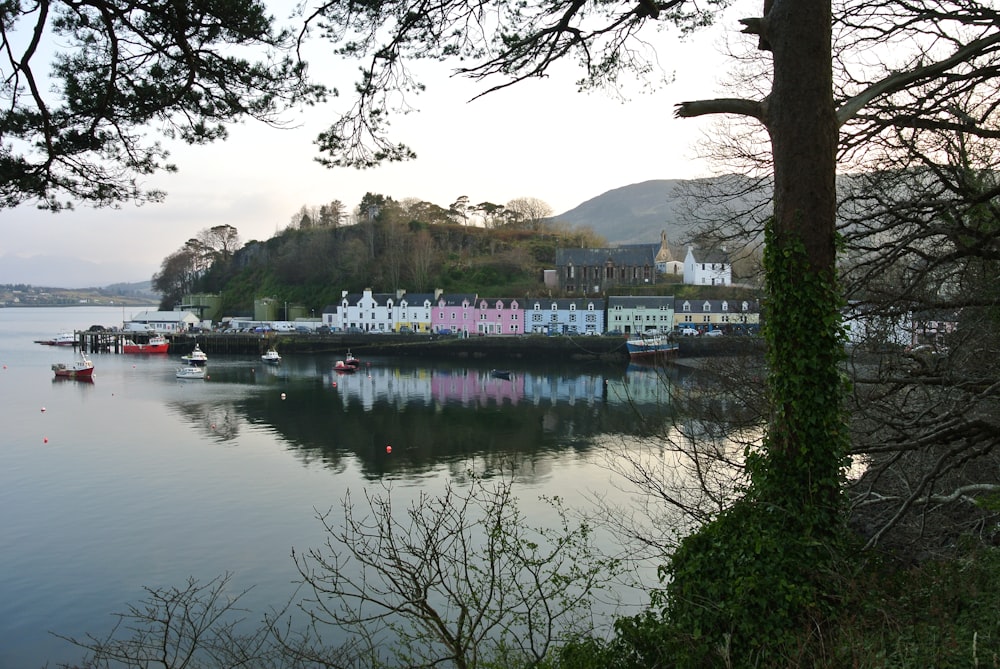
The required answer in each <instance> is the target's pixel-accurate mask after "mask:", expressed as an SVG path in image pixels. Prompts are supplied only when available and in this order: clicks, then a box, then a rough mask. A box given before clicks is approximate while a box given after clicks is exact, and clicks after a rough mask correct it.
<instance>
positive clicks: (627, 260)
mask: <svg viewBox="0 0 1000 669" xmlns="http://www.w3.org/2000/svg"><path fill="white" fill-rule="evenodd" d="M659 250H660V245H659V244H633V245H629V246H619V247H617V248H609V249H556V265H557V266H559V267H565V266H567V265H576V266H581V267H582V266H590V267H593V266H598V265H601V266H603V265H604V264H605V263H607V262H608V261H610V262H612V263H613V264H614V265H615V266H643V265H655V264H656V252H657V251H659Z"/></svg>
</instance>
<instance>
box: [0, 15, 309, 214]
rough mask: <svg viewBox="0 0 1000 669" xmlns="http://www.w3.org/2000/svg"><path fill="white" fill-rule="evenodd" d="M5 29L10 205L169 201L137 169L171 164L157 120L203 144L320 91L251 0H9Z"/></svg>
mask: <svg viewBox="0 0 1000 669" xmlns="http://www.w3.org/2000/svg"><path fill="white" fill-rule="evenodd" d="M0 26H2V27H0V44H2V47H3V48H2V52H3V57H2V59H0V72H2V73H3V78H4V82H5V95H4V100H5V104H4V107H3V111H2V112H0V137H3V139H4V143H3V148H2V149H0V175H2V178H0V206H2V207H13V206H16V205H18V204H21V203H23V202H35V203H37V204H38V206H40V207H42V208H46V209H51V210H55V211H57V210H60V209H64V208H67V207H71V206H72V205H73V203H75V202H86V203H90V204H94V205H97V206H113V205H117V204H120V203H122V202H127V201H130V200H131V201H135V202H147V201H153V202H155V201H159V200H162V199H163V197H164V194H163V193H162V192H160V191H158V190H147V189H145V188H144V186H143V185H142V183H141V179H142V177H145V176H148V175H151V174H154V173H156V172H159V171H168V172H169V171H174V170H175V169H176V168H175V166H173V165H171V164H170V163H168V162H167V151H166V149H165V148H164V147H163V146H162V145H161V144H160V143H159V142H158V141H156V140H155V139H152V137H153V133H152V132H150V131H151V129H153V128H158V129H159V130H160V133H161V135H162V136H163V137H165V138H167V139H175V138H179V139H181V140H183V141H185V142H187V143H190V144H204V143H208V142H212V141H215V140H218V139H224V138H225V137H226V124H228V123H230V122H233V121H237V120H240V119H244V118H253V119H256V120H259V121H262V122H265V123H268V124H271V125H277V124H278V123H279V114H280V112H281V111H283V110H284V109H285V108H287V107H289V106H291V105H295V104H299V103H301V102H304V101H315V100H317V99H321V98H322V97H323V96H324V91H323V89H322V88H320V87H317V86H313V85H311V84H309V83H307V81H306V79H305V64H304V63H302V62H299V61H298V60H297V59H296V58H295V57H294V52H293V51H292V47H293V46H294V42H293V40H292V39H291V34H290V33H289V32H288V31H284V30H278V29H276V27H275V25H274V20H273V18H272V17H270V16H269V15H268V14H267V12H266V10H265V7H264V4H263V3H261V2H257V1H256V0H192V1H190V2H183V3H169V2H167V3H136V2H130V1H128V0H84V1H83V2H66V1H64V0H58V1H57V2H36V3H32V2H27V3H25V2H7V3H3V5H2V6H0ZM50 53H51V54H54V55H53V56H52V57H51V63H49V62H47V61H46V59H47V58H48V57H49V54H50Z"/></svg>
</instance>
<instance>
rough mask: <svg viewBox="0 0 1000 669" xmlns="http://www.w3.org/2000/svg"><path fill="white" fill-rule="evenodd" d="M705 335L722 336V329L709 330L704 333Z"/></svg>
mask: <svg viewBox="0 0 1000 669" xmlns="http://www.w3.org/2000/svg"><path fill="white" fill-rule="evenodd" d="M705 336H706V337H721V336H722V330H709V331H708V332H706V333H705Z"/></svg>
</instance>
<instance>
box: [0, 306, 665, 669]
mask: <svg viewBox="0 0 1000 669" xmlns="http://www.w3.org/2000/svg"><path fill="white" fill-rule="evenodd" d="M121 320H122V316H121V313H120V310H119V309H116V308H103V307H72V308H61V309H59V308H37V309H36V308H6V309H0V365H2V368H0V407H2V416H3V422H2V426H3V431H4V438H3V439H2V440H0V443H2V446H0V514H2V516H0V518H2V520H0V537H2V539H0V541H2V544H3V548H2V550H0V667H3V668H11V669H14V668H17V669H21V668H30V667H41V666H44V665H45V664H46V663H49V664H50V666H54V665H55V664H57V663H60V662H72V661H75V660H78V659H79V658H80V656H81V653H80V651H79V650H78V649H76V648H75V647H73V646H72V645H70V644H68V643H67V642H65V641H63V640H60V639H59V638H57V637H55V636H53V635H52V634H51V632H56V633H59V634H61V635H66V636H74V637H83V636H84V635H86V634H87V633H93V634H95V635H97V636H101V635H103V634H105V633H106V632H107V631H108V630H109V629H110V628H111V627H112V625H113V624H114V622H115V618H114V617H113V615H112V614H113V613H115V612H121V611H124V610H125V609H126V606H127V604H128V603H134V602H137V601H138V600H139V599H141V598H142V597H143V595H144V591H143V588H144V586H148V587H169V586H182V585H183V584H184V583H185V582H186V580H187V579H188V578H189V577H193V578H196V579H198V580H201V581H208V580H210V579H212V578H215V577H217V576H219V575H221V574H224V573H227V572H228V573H231V574H232V575H233V579H232V583H233V588H234V589H236V590H241V589H243V588H247V587H251V586H252V587H253V589H252V591H251V592H250V593H249V594H248V595H247V598H246V599H245V600H244V601H243V604H244V605H245V606H246V607H247V608H250V609H251V610H254V611H260V612H264V611H266V610H267V609H269V608H270V607H274V606H281V605H282V604H284V603H285V601H286V600H287V598H288V597H289V596H290V595H291V594H292V592H293V590H294V583H295V581H296V580H297V578H298V572H297V570H296V568H295V564H294V562H293V560H292V559H291V557H290V556H291V553H292V551H293V549H294V550H295V551H296V552H298V553H301V552H303V551H304V550H306V549H308V548H311V547H315V546H320V545H322V544H323V543H324V541H325V539H326V534H325V533H324V531H323V527H322V525H321V524H320V523H319V521H318V520H317V519H316V513H317V511H325V510H327V509H329V508H331V507H336V506H337V505H338V503H339V501H340V500H341V499H342V498H343V496H344V495H345V494H347V493H348V492H349V491H350V492H351V493H352V495H353V494H355V493H360V492H361V491H363V490H364V489H366V488H370V487H373V486H378V487H379V489H381V487H382V486H383V485H389V486H391V488H392V490H393V496H394V501H395V500H396V498H397V497H398V498H399V499H400V502H403V501H409V500H412V499H414V498H415V497H416V496H417V495H418V494H419V493H420V492H422V491H424V492H426V491H429V492H432V493H433V492H436V491H438V490H441V489H442V488H443V485H444V484H445V483H446V482H449V481H451V482H458V483H460V484H461V482H463V481H467V480H468V479H469V477H470V475H471V474H478V475H481V476H493V475H497V474H500V473H503V472H508V473H511V475H512V476H513V480H514V482H515V494H516V495H517V496H518V497H519V498H520V499H521V500H522V509H523V510H525V512H526V514H527V516H528V518H529V519H531V518H533V515H534V514H535V513H536V511H537V514H538V515H539V517H541V515H542V514H543V510H542V505H541V504H540V503H538V502H537V501H536V500H537V498H538V496H540V495H547V496H554V495H558V496H560V497H562V498H564V499H565V500H567V502H568V503H569V504H570V505H573V504H586V503H587V500H588V498H589V493H591V492H598V493H602V494H608V495H612V496H613V495H615V494H618V493H617V492H616V491H617V490H618V488H617V484H616V482H615V481H614V480H612V474H611V473H610V472H609V470H608V468H607V463H606V453H604V452H603V451H602V449H601V448H599V447H597V446H595V444H596V443H598V442H600V441H601V440H602V439H606V438H607V437H608V435H625V436H630V435H634V434H635V433H636V431H637V429H638V428H637V425H638V423H639V421H638V420H637V418H636V416H637V414H636V411H637V410H638V411H639V412H640V413H642V414H643V415H644V416H646V417H647V418H648V417H650V416H655V415H657V414H658V413H659V412H666V411H668V410H669V407H668V406H666V405H665V403H666V394H665V391H664V387H663V378H662V375H661V374H658V373H656V371H655V370H652V369H649V368H639V367H626V366H624V365H617V366H606V365H597V364H592V363H577V364H572V363H566V364H554V365H551V366H542V367H537V366H536V367H524V368H520V367H516V366H515V367H510V368H509V369H510V372H511V374H510V378H509V379H506V378H496V377H495V376H494V375H491V374H490V370H489V368H487V367H477V366H475V365H474V364H473V363H467V362H462V363H459V362H454V361H447V360H422V361H412V360H393V359H372V360H363V363H364V364H363V367H362V369H361V370H360V371H359V372H357V373H355V374H352V375H341V374H338V373H336V372H334V371H333V364H334V362H335V360H334V358H333V357H328V356H313V355H303V356H292V355H285V356H284V359H283V360H282V363H281V364H280V365H279V366H267V365H263V364H261V361H260V360H259V359H256V358H253V357H242V358H240V357H221V356H213V358H212V359H211V360H210V361H209V364H208V379H207V380H204V381H191V380H187V381H181V380H178V379H177V378H176V377H175V370H176V368H177V367H179V366H181V365H182V362H181V360H180V358H179V356H177V355H174V354H169V355H166V356H126V355H114V354H94V355H93V356H91V357H92V360H93V361H94V363H95V368H96V371H95V374H94V379H93V382H92V383H85V382H80V381H72V380H57V379H55V378H54V376H53V374H52V372H51V370H50V367H51V365H52V363H55V362H70V361H71V360H72V359H73V357H74V355H75V352H74V350H73V349H72V347H54V346H44V345H40V344H37V343H34V342H35V340H39V339H47V338H51V337H52V336H54V335H55V334H57V333H58V332H60V331H62V330H66V329H85V328H87V327H89V326H90V325H92V324H102V325H116V324H120V322H121ZM621 494H622V495H624V494H625V493H621ZM533 504H537V509H536V507H535V506H533ZM640 603H644V602H640Z"/></svg>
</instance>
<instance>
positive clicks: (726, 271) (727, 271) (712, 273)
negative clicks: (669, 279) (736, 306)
mask: <svg viewBox="0 0 1000 669" xmlns="http://www.w3.org/2000/svg"><path fill="white" fill-rule="evenodd" d="M684 283H686V284H690V285H693V286H728V285H731V284H732V283H733V266H732V264H731V263H730V262H729V256H728V255H727V254H726V252H725V251H724V250H723V251H700V250H698V251H696V250H695V248H694V247H693V246H689V247H688V250H687V256H686V257H685V258H684Z"/></svg>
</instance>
